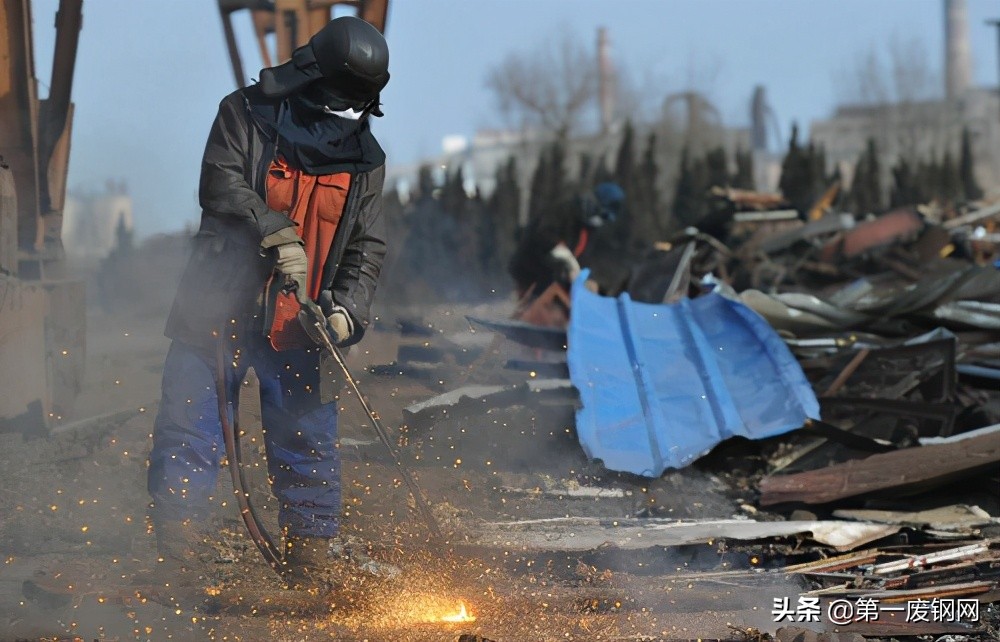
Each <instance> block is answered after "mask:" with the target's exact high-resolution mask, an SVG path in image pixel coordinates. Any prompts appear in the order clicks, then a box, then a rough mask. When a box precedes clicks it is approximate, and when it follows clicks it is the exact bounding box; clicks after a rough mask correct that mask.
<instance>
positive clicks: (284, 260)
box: [275, 241, 309, 297]
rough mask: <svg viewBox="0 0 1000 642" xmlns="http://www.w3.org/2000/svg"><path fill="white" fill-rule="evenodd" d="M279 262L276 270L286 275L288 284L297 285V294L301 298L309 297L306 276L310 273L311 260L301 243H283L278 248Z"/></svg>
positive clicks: (276, 264)
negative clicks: (289, 282) (290, 282)
mask: <svg viewBox="0 0 1000 642" xmlns="http://www.w3.org/2000/svg"><path fill="white" fill-rule="evenodd" d="M276 249H277V252H278V260H277V263H275V269H276V270H278V272H281V274H283V275H284V277H285V280H286V282H287V281H292V282H294V283H295V288H296V293H297V294H298V295H299V296H300V297H301V296H308V290H307V289H306V287H307V285H306V274H307V273H308V272H309V258H308V257H307V256H306V250H305V248H304V247H303V246H302V242H301V241H293V242H291V243H282V244H281V245H278V246H276Z"/></svg>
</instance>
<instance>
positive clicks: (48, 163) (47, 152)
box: [37, 0, 83, 253]
mask: <svg viewBox="0 0 1000 642" xmlns="http://www.w3.org/2000/svg"><path fill="white" fill-rule="evenodd" d="M82 27H83V0H60V2H59V10H58V12H57V13H56V44H55V52H54V54H53V57H52V77H51V80H50V82H49V97H48V98H46V99H45V100H43V101H42V103H41V109H40V117H39V127H38V135H39V140H38V173H39V179H40V180H39V188H38V197H39V203H38V211H39V213H40V214H41V217H42V218H41V220H40V221H39V223H40V228H41V229H40V232H39V233H40V236H41V238H40V239H39V240H38V241H37V242H38V244H39V245H40V246H41V247H42V248H47V249H51V250H53V251H55V252H57V253H61V251H62V209H63V202H64V200H65V189H66V174H67V173H68V172H69V145H70V141H69V134H70V132H71V131H72V113H73V109H72V102H71V95H72V92H73V75H74V70H75V68H76V52H77V47H78V45H79V42H80V29H81V28H82Z"/></svg>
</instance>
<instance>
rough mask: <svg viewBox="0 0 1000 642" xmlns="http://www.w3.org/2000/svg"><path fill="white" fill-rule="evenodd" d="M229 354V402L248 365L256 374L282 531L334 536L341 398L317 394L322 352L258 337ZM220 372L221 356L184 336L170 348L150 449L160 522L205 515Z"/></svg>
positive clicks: (215, 458)
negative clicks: (327, 399)
mask: <svg viewBox="0 0 1000 642" xmlns="http://www.w3.org/2000/svg"><path fill="white" fill-rule="evenodd" d="M234 354H235V358H234V356H233V355H234ZM226 355H227V357H226V360H225V361H226V363H225V386H226V393H227V395H228V397H229V399H230V400H232V399H234V398H235V397H236V395H237V393H238V391H239V388H240V384H241V383H242V382H243V380H244V377H245V376H246V373H247V369H248V368H250V367H253V369H254V372H255V373H256V375H257V378H258V379H259V381H260V401H261V415H262V420H263V424H264V446H265V449H266V452H267V465H268V474H269V477H270V480H271V489H272V491H273V493H274V495H275V497H276V498H277V500H278V506H279V513H278V520H279V523H280V525H281V527H282V530H283V531H284V532H285V534H286V535H292V536H300V537H333V536H335V535H336V534H337V533H338V531H339V528H340V513H341V488H340V451H339V450H338V448H337V405H336V403H335V402H334V403H325V404H324V403H322V402H321V401H320V383H319V380H320V372H319V366H320V364H319V350H318V349H312V350H289V351H284V352H277V351H275V350H273V349H272V348H271V346H270V345H269V344H268V343H267V342H266V340H264V339H260V340H258V341H255V342H250V344H249V345H243V346H241V347H240V348H239V349H238V350H236V351H234V350H232V349H229V350H227V352H226ZM215 371H216V355H215V354H212V353H211V352H209V351H204V350H201V349H198V348H195V347H193V346H190V345H187V344H185V343H182V342H180V341H174V342H173V344H172V345H171V346H170V351H169V353H168V354H167V359H166V362H165V364H164V368H163V390H162V398H161V402H160V408H159V413H158V414H157V417H156V423H155V425H154V429H153V450H152V452H151V453H150V455H149V479H148V488H149V493H150V495H151V496H152V498H153V519H154V524H155V523H158V522H163V521H186V520H199V519H202V518H203V517H204V516H205V515H206V514H207V513H208V510H209V507H208V505H209V500H210V498H211V496H212V495H213V494H214V492H215V487H216V479H217V476H218V471H219V467H220V463H221V461H222V457H223V456H224V455H225V442H224V441H223V436H222V422H221V420H220V418H219V405H218V395H217V392H216V380H215ZM231 413H232V411H231V410H230V417H231V416H232V414H231ZM229 464H230V465H234V462H229Z"/></svg>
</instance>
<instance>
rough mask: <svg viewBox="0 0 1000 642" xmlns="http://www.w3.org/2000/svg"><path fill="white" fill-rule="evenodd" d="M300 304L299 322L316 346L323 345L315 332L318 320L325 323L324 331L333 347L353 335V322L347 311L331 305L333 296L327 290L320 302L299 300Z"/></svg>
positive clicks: (318, 334)
mask: <svg viewBox="0 0 1000 642" xmlns="http://www.w3.org/2000/svg"><path fill="white" fill-rule="evenodd" d="M300 303H301V305H302V310H301V311H300V312H299V322H300V323H301V324H302V327H304V328H305V330H306V334H308V335H309V338H311V339H312V340H313V341H315V342H316V344H317V345H319V346H323V345H324V341H323V337H322V335H321V334H320V333H319V332H317V329H316V326H315V324H316V322H317V320H320V319H324V320H325V321H326V328H325V329H326V331H327V333H329V335H330V341H331V342H332V343H333V344H334V345H337V344H340V343H343V342H344V341H346V340H347V339H349V338H350V337H351V335H352V334H354V322H353V321H352V320H351V315H349V314H348V313H347V310H346V309H345V308H344V307H343V306H339V305H335V304H334V303H333V296H332V295H331V294H330V292H329V290H326V291H324V292H323V293H322V294H321V295H320V302H319V303H318V304H317V303H314V302H313V301H310V300H309V299H306V300H304V301H302V300H301V299H300ZM325 310H329V312H330V313H329V314H326V313H325V312H324V311H325Z"/></svg>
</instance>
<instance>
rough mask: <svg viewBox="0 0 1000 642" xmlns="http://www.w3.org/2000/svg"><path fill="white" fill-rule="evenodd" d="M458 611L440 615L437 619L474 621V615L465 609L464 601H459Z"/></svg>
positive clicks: (444, 620)
mask: <svg viewBox="0 0 1000 642" xmlns="http://www.w3.org/2000/svg"><path fill="white" fill-rule="evenodd" d="M458 606H459V609H458V613H453V614H451V615H442V616H441V617H440V618H439V619H440V620H441V621H442V622H475V621H476V616H475V615H472V614H471V613H469V612H468V611H466V610H465V602H462V601H459V603H458Z"/></svg>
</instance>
